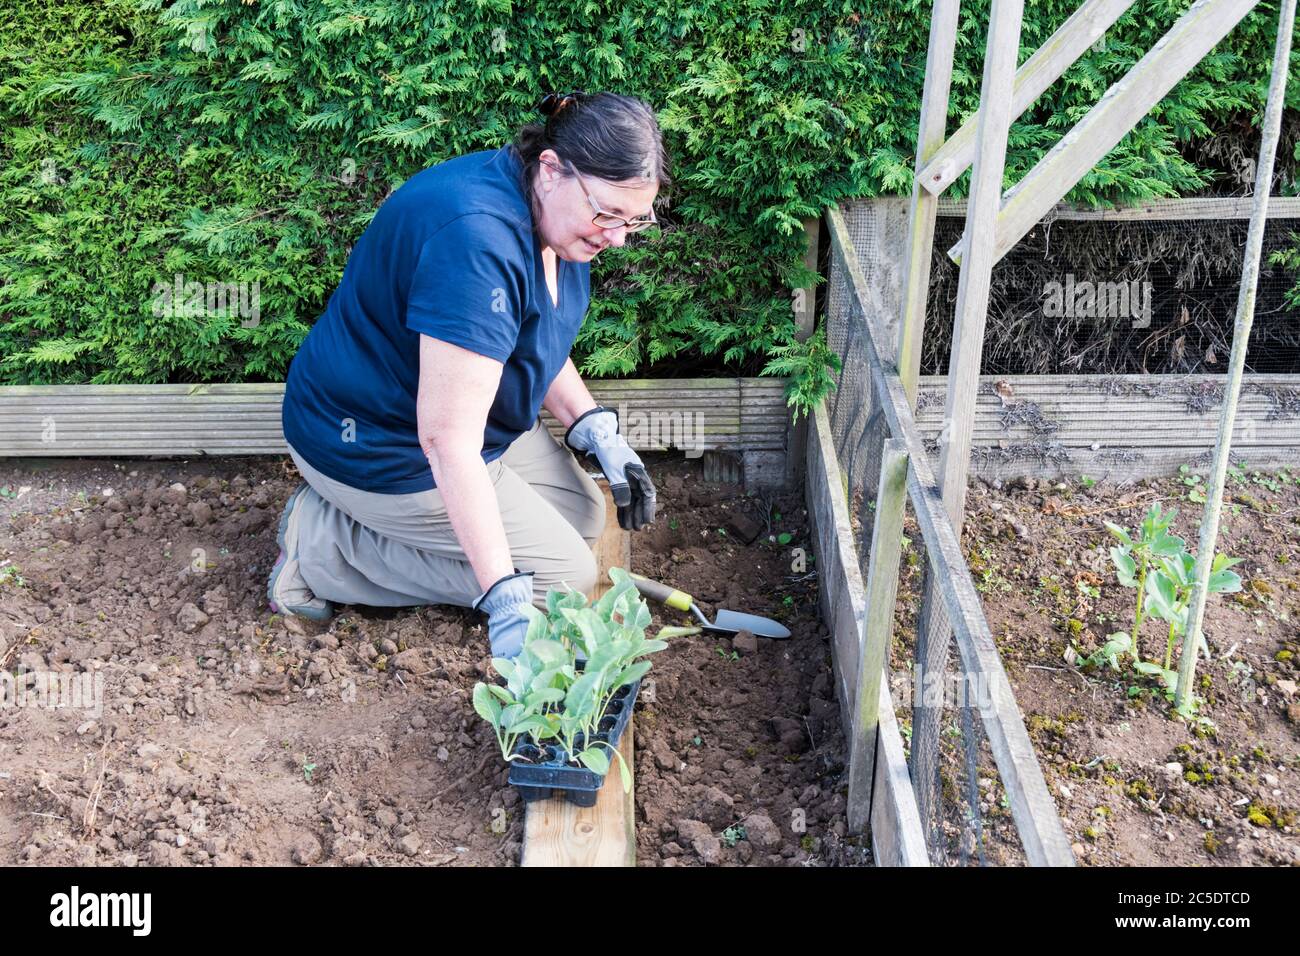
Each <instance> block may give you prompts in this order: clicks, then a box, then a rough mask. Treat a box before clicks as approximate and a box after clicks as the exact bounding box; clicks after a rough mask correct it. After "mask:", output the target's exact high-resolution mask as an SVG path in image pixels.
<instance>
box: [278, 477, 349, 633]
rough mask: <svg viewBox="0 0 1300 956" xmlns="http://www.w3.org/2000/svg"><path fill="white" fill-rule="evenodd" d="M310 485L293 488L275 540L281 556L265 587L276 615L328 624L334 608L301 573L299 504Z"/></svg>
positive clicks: (304, 484)
mask: <svg viewBox="0 0 1300 956" xmlns="http://www.w3.org/2000/svg"><path fill="white" fill-rule="evenodd" d="M308 487H309V485H308V484H307V483H306V482H305V481H304V482H303V483H302V484H300V485H299V486H298V487H297V488H295V489H294V491H293V494H291V495H290V496H289V501H288V502H287V503H286V504H285V506H284V514H282V515H281V516H280V528H279V530H278V531H277V532H276V536H275V540H276V543H277V544H278V545H279V546H280V557H279V558H277V559H276V562H275V567H273V568H272V569H271V578H270V580H269V581H268V582H267V585H266V599H267V601H269V602H270V604H271V610H272V611H274V612H275V613H276V614H285V615H290V616H297V617H305V618H307V619H308V620H311V621H328V620H329V619H330V617H331V616H332V615H333V614H334V605H333V604H331V603H330V602H329V601H326V600H324V599H323V598H318V597H317V596H316V595H314V594H312V592H311V588H309V587H308V586H307V582H306V581H304V580H303V577H302V575H301V574H300V573H299V572H298V509H297V505H298V502H299V500H300V499H301V497H302V494H303V492H305V491H306V490H307V489H308Z"/></svg>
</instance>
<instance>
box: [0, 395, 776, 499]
mask: <svg viewBox="0 0 1300 956" xmlns="http://www.w3.org/2000/svg"><path fill="white" fill-rule="evenodd" d="M587 384H588V386H589V387H590V389H591V392H592V395H593V397H595V399H596V400H597V401H598V402H600V403H601V404H603V405H609V406H610V407H612V408H617V409H620V418H622V419H623V422H624V426H625V428H624V430H625V432H626V433H627V434H628V441H629V444H631V445H632V447H633V448H636V449H639V450H643V451H649V450H666V449H668V448H670V447H676V448H679V449H682V450H685V451H687V452H688V454H690V453H694V452H698V451H702V450H703V449H708V448H725V449H736V450H746V451H754V452H782V453H783V452H784V449H785V445H786V441H787V432H788V429H789V426H788V422H789V410H788V407H787V405H786V399H785V386H786V380H785V379H779V378H712V379H710V378H701V379H613V380H593V381H589V382H588V383H587ZM283 396H284V385H283V384H276V383H250V384H244V385H241V384H213V385H184V384H166V385H52V386H6V387H0V457H4V456H17V455H24V456H26V455H36V456H41V457H44V456H90V455H95V456H99V455H104V456H114V455H119V456H121V455H180V456H187V457H188V456H195V455H239V454H284V453H286V451H287V449H286V446H285V444H284V439H283V433H282V431H281V413H280V405H281V401H282V399H283ZM542 420H543V424H545V425H546V427H547V428H548V430H550V432H551V434H553V435H557V436H560V435H563V433H564V428H563V427H562V426H561V425H560V424H559V422H558V421H556V420H555V419H554V418H553V417H552V416H551V415H550V414H549V413H547V412H543V413H542ZM629 425H631V426H633V427H631V428H630V429H629V428H628V426H629ZM697 446H698V447H697ZM764 461H766V459H764ZM783 461H784V460H783V459H782V463H783ZM760 470H761V471H763V473H764V475H766V473H767V471H769V470H770V468H767V467H765V468H763V469H760Z"/></svg>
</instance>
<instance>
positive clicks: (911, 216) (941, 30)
mask: <svg viewBox="0 0 1300 956" xmlns="http://www.w3.org/2000/svg"><path fill="white" fill-rule="evenodd" d="M959 9H960V3H959V0H935V3H934V6H933V8H932V10H931V13H930V40H929V44H928V46H927V48H926V55H925V87H924V89H923V91H922V93H921V118H920V123H919V124H918V127H917V136H916V157H917V164H918V165H920V164H922V163H927V162H929V161H930V160H931V158H932V157H933V156H934V155H935V154H936V153H937V152H938V151H939V149H940V147H941V146H942V145H943V137H944V133H945V132H946V130H947V124H948V100H949V95H950V93H951V91H952V62H953V54H954V51H955V49H956V46H957V19H958V12H959ZM936 210H937V206H936V203H935V197H934V196H933V195H931V193H930V192H928V191H927V190H925V189H923V188H922V187H921V183H920V177H919V176H918V177H917V180H916V181H914V182H913V183H912V201H911V206H910V208H909V210H908V217H907V246H906V249H905V253H904V261H903V293H902V303H901V313H900V316H899V323H898V341H897V343H895V345H894V354H895V355H896V356H897V361H898V368H899V371H900V372H901V374H902V376H903V388H904V390H906V392H907V394H908V396H909V397H910V399H911V400H912V402H913V403H915V401H916V380H917V376H918V375H919V374H920V368H921V345H922V338H923V337H924V333H925V311H926V301H927V298H928V295H929V289H930V260H931V258H932V257H931V252H932V250H933V248H934V222H935V212H936ZM863 301H866V300H863Z"/></svg>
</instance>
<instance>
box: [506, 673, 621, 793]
mask: <svg viewBox="0 0 1300 956" xmlns="http://www.w3.org/2000/svg"><path fill="white" fill-rule="evenodd" d="M640 690H641V681H639V680H637V681H633V682H632V683H631V684H628V685H626V686H624V687H620V688H619V689H618V690H617V691H615V692H614V698H613V699H612V700H611V701H610V702H609V708H608V709H607V710H606V711H605V716H604V717H603V718H601V725H602V726H603V727H605V728H606V729H602V730H600V731H598V732H597V734H596V739H597V740H605V741H608V742H609V746H610V748H611V749H613V750H617V749H618V744H619V741H620V740H621V739H622V737H623V731H624V730H626V729H627V724H628V721H629V720H630V719H631V718H632V708H633V706H634V705H635V704H636V695H637V694H638V693H639V692H640ZM601 749H602V750H605V753H606V754H607V755H608V756H609V760H610V768H611V770H612V769H613V765H614V761H616V760H618V758H617V757H615V756H614V755H613V754H611V753H609V750H608V749H606V748H601ZM543 750H544V751H545V754H543V753H542V751H543ZM513 752H514V753H516V754H521V755H523V756H525V757H527V758H529V759H528V760H511V761H510V776H509V777H508V778H507V779H508V780H509V782H510V783H511V784H513V785H514V787H515V788H516V789H517V790H518V791H519V795H520V796H521V797H522V798H523V800H524V802H525V803H532V802H533V801H534V800H546V799H555V800H567V801H569V802H570V803H572V804H574V805H575V806H579V807H593V806H595V805H596V797H597V795H598V794H599V793H600V788H601V787H602V786H603V785H604V783H605V774H599V773H596V771H594V770H590V769H588V768H587V767H584V766H582V765H580V764H578V765H575V764H571V763H569V754H568V752H567V751H565V750H564V748H562V747H556V746H547V747H545V748H539V747H537V745H536V744H532V743H527V742H524V741H522V740H521V741H517V742H516V743H515V749H514V751H513Z"/></svg>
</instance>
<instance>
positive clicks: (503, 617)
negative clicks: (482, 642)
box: [474, 571, 533, 660]
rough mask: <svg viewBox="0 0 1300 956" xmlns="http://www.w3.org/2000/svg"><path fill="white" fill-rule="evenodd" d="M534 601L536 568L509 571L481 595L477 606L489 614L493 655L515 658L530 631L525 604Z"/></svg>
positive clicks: (490, 643)
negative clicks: (534, 572)
mask: <svg viewBox="0 0 1300 956" xmlns="http://www.w3.org/2000/svg"><path fill="white" fill-rule="evenodd" d="M532 603H533V572H532V571H524V572H521V573H516V574H509V575H506V576H505V577H503V578H502V579H501V580H499V581H497V582H496V583H495V584H493V585H492V586H491V587H490V588H488V589H487V590H486V591H484V592H483V593H482V594H481V595H479V597H478V600H476V601H475V602H474V610H476V611H482V612H483V613H485V614H487V616H488V644H489V645H491V648H492V656H493V657H504V658H507V659H510V660H513V659H514V658H515V657H516V656H518V654H519V652H520V651H521V650H522V649H523V646H524V636H525V635H526V634H527V633H528V615H527V613H526V612H525V611H524V606H525V605H531V604H532Z"/></svg>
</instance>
